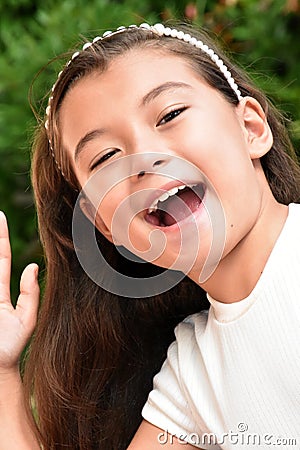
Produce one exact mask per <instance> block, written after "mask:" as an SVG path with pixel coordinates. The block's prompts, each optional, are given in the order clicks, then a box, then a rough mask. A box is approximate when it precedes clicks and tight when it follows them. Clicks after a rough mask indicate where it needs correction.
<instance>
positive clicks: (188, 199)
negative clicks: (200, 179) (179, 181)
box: [160, 189, 201, 227]
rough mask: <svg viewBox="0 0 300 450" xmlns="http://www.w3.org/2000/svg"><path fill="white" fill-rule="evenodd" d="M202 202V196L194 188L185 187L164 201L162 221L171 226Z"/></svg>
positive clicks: (188, 214)
mask: <svg viewBox="0 0 300 450" xmlns="http://www.w3.org/2000/svg"><path fill="white" fill-rule="evenodd" d="M200 204H201V199H200V197H198V195H196V193H195V192H194V191H193V190H192V189H185V190H184V191H181V192H179V193H178V194H177V195H174V196H172V197H169V198H168V199H167V200H165V201H164V202H163V210H160V217H161V221H162V222H163V223H164V225H165V226H167V227H169V226H170V225H173V224H174V223H176V222H180V220H183V219H185V218H186V217H188V216H190V215H191V214H192V213H193V212H195V211H196V209H197V208H199V206H200Z"/></svg>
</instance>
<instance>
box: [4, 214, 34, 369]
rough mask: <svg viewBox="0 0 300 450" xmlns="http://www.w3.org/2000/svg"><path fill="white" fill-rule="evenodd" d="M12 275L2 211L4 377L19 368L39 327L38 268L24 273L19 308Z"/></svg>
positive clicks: (31, 265)
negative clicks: (12, 291) (13, 295)
mask: <svg viewBox="0 0 300 450" xmlns="http://www.w3.org/2000/svg"><path fill="white" fill-rule="evenodd" d="M10 273H11V250H10V242H9V234H8V227H7V221H6V218H5V215H4V214H3V212H1V211H0V375H1V374H9V373H11V372H13V371H15V370H16V369H17V368H18V363H19V359H20V355H21V353H22V350H23V349H24V347H25V345H26V342H27V341H28V339H29V338H30V336H31V334H32V333H33V330H34V327H35V324H36V319H37V310H38V303H39V285H38V281H37V274H38V266H37V265H36V264H29V265H28V266H27V267H26V268H25V270H24V271H23V273H22V276H21V281H20V295H19V298H18V301H17V304H16V308H14V307H13V305H12V303H11V299H10Z"/></svg>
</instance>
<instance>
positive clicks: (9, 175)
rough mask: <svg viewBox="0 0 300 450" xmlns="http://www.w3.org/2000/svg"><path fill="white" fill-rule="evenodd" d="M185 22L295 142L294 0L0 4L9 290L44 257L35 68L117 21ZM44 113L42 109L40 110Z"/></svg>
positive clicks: (2, 194)
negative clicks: (223, 52)
mask: <svg viewBox="0 0 300 450" xmlns="http://www.w3.org/2000/svg"><path fill="white" fill-rule="evenodd" d="M174 18H175V19H176V18H177V19H179V20H183V19H185V20H187V19H188V20H189V21H191V22H194V23H195V24H197V25H200V26H204V27H206V28H208V29H210V30H212V31H213V32H215V33H216V34H217V35H218V36H219V37H220V38H221V40H222V41H223V42H224V44H225V45H226V46H228V47H229V48H230V49H231V51H232V52H233V55H234V57H235V58H236V60H237V61H239V62H240V63H241V64H242V65H244V66H246V67H247V68H248V70H250V72H251V73H252V75H253V77H254V78H255V79H256V81H257V83H258V84H259V85H260V86H261V87H262V88H263V89H265V90H266V91H267V93H268V94H269V95H271V97H272V98H273V99H274V101H275V103H276V104H277V105H278V106H279V108H280V109H281V110H282V111H284V112H285V113H286V115H287V116H288V118H289V119H290V124H289V126H290V130H291V133H292V137H293V140H294V142H295V145H296V147H297V148H299V142H300V108H299V107H300V101H299V98H300V81H299V77H300V44H299V42H300V41H299V32H300V5H299V1H298V0H261V1H256V0H208V1H203V0H197V1H196V0H195V1H186V0H123V1H122V0H111V1H108V0H89V1H86V0H63V1H61V0H36V1H34V2H33V1H30V0H6V1H5V0H4V1H3V0H2V2H1V4H0V105H1V106H0V209H2V210H4V212H5V213H6V214H7V217H8V220H9V225H10V233H11V240H12V249H13V257H14V260H13V261H14V262H13V278H12V292H13V296H14V297H15V296H16V295H17V291H18V279H19V276H20V273H21V270H22V268H23V267H24V265H25V264H27V263H28V262H30V261H37V262H41V261H42V252H41V248H40V245H39V242H38V237H37V230H36V219H35V211H34V204H33V198H32V192H31V188H30V176H29V171H30V143H31V136H32V134H33V130H34V127H35V119H34V117H33V114H32V112H31V110H30V107H29V103H28V99H27V96H28V90H29V87H30V85H31V82H32V80H33V78H34V77H35V75H36V74H37V73H38V71H39V70H40V69H41V68H42V67H44V66H45V65H46V64H47V63H48V61H49V60H51V59H52V58H53V57H56V56H57V55H59V54H61V53H63V52H64V51H66V50H67V49H69V48H70V47H74V46H75V44H76V43H77V42H78V40H79V39H80V38H81V37H82V36H89V37H91V36H95V35H96V34H97V33H98V32H101V31H104V30H107V29H115V28H116V27H118V26H120V25H129V24H131V23H137V24H138V23H141V22H143V21H147V22H149V23H155V22H156V21H161V20H169V19H174ZM58 70H59V68H58V65H57V64H52V65H50V66H48V67H47V68H46V69H45V70H44V71H43V74H42V76H40V77H39V80H38V82H37V83H35V84H36V86H35V90H34V91H35V97H36V98H37V99H39V100H40V99H43V98H44V102H43V101H42V103H40V104H39V103H38V105H40V108H42V106H43V105H45V102H46V101H45V99H46V97H47V96H46V94H47V92H48V91H49V89H50V87H51V85H52V84H53V83H54V81H55V79H56V73H57V71H58ZM41 110H42V109H41Z"/></svg>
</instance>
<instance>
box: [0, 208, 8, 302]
mask: <svg viewBox="0 0 300 450" xmlns="http://www.w3.org/2000/svg"><path fill="white" fill-rule="evenodd" d="M10 270H11V250H10V243H9V234H8V226H7V220H6V217H5V214H4V213H3V212H2V211H0V302H3V301H4V302H9V303H10Z"/></svg>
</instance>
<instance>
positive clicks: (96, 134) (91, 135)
mask: <svg viewBox="0 0 300 450" xmlns="http://www.w3.org/2000/svg"><path fill="white" fill-rule="evenodd" d="M106 131H107V130H106V129H105V128H99V129H97V130H93V131H89V132H88V133H87V134H85V135H84V136H83V137H82V138H81V139H80V140H79V142H78V144H77V145H76V148H75V154H74V158H75V161H77V160H78V158H79V155H80V153H81V152H82V150H83V149H84V147H85V146H86V144H87V143H88V142H90V141H93V140H94V139H97V138H98V137H100V136H102V135H103V134H104V133H105V132H106Z"/></svg>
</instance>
